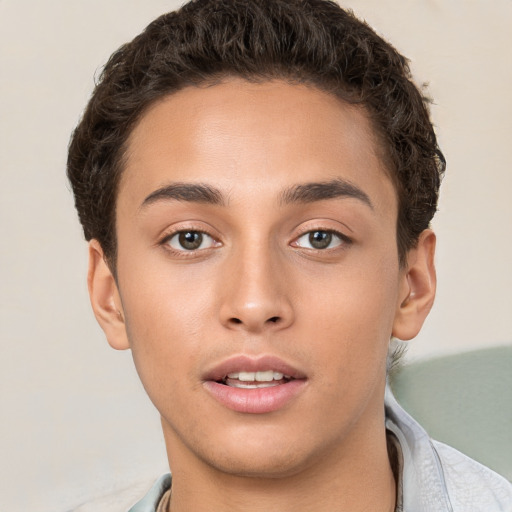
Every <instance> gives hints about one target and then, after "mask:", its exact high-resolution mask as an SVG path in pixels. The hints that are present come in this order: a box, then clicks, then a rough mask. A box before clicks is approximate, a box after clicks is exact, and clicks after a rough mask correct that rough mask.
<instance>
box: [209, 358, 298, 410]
mask: <svg viewBox="0 0 512 512" xmlns="http://www.w3.org/2000/svg"><path fill="white" fill-rule="evenodd" d="M306 382H307V378H306V375H305V374H304V373H302V372H301V371H299V370H297V369H296V368H293V367H292V366H291V365H289V364H287V363H285V362H284V361H282V360H281V359H279V358H276V357H274V356H263V357H258V358H252V357H249V356H246V355H240V356H235V357H232V358H230V359H227V360H225V361H224V362H222V363H221V364H219V365H217V366H216V367H214V368H213V369H212V370H211V371H210V372H207V373H206V375H205V377H204V380H203V385H204V388H205V389H206V390H207V391H208V393H209V394H210V395H211V396H212V397H213V398H214V399H216V400H217V402H219V403H220V404H221V405H223V406H225V407H227V408H228V409H231V410H234V411H237V412H243V413H253V414H261V413H269V412H273V411H277V410H279V409H282V408H283V407H285V406H287V404H289V403H290V402H292V401H293V400H294V399H295V398H296V397H297V396H298V395H299V394H300V392H301V391H303V390H304V389H305V384H306Z"/></svg>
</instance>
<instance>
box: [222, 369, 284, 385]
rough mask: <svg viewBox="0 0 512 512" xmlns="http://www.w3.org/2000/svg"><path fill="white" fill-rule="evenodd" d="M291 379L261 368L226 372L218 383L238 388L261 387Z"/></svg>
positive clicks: (279, 383) (282, 374)
mask: <svg viewBox="0 0 512 512" xmlns="http://www.w3.org/2000/svg"><path fill="white" fill-rule="evenodd" d="M291 380H293V377H291V376H290V375H285V374H284V373H281V372H278V371H276V370H263V371H261V370H260V371H256V372H244V371H241V372H231V373H228V374H227V375H226V376H225V377H224V378H223V379H222V380H221V381H219V384H224V385H226V386H230V387H233V388H240V389H262V388H271V387H274V386H280V385H281V384H286V383H287V382H290V381H291Z"/></svg>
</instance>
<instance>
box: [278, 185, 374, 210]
mask: <svg viewBox="0 0 512 512" xmlns="http://www.w3.org/2000/svg"><path fill="white" fill-rule="evenodd" d="M340 197H350V198H354V199H358V200H359V201H362V202H363V203H365V204H366V205H367V206H369V207H370V208H371V209H372V210H373V204H372V202H371V200H370V198H369V197H368V194H366V192H364V191H363V190H361V189H360V188H359V187H357V186H356V185H354V184H353V183H350V182H349V181H346V180H343V179H341V178H336V179H333V180H330V181H322V182H318V183H314V182H313V183H303V184H299V185H294V186H293V187H290V188H288V189H286V190H284V191H283V193H282V194H281V198H280V200H281V203H284V204H290V203H313V202H315V201H322V200H324V199H337V198H340Z"/></svg>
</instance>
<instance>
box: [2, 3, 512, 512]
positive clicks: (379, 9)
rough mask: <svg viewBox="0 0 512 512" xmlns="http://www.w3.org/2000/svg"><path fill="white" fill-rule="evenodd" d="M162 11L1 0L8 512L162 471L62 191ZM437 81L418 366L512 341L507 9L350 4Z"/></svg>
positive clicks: (52, 504)
mask: <svg viewBox="0 0 512 512" xmlns="http://www.w3.org/2000/svg"><path fill="white" fill-rule="evenodd" d="M178 4H179V2H176V1H164V0H151V1H146V0H108V1H105V0H87V1H86V0H71V1H65V0H46V1H44V2H40V1H36V0H0V180H1V181H0V216H1V230H2V231H1V233H2V236H1V252H0V255H1V256H0V257H1V265H0V283H1V285H0V290H1V299H0V300H1V302H0V315H1V317H0V351H1V355H0V386H1V388H0V389H1V395H0V414H1V421H0V510H10V511H16V510H19V511H26V510H34V511H38V512H49V511H50V510H51V511H64V510H66V509H67V508H68V507H71V506H72V505H75V504H77V503H78V502H80V501H81V500H83V499H86V498H87V497H89V496H91V495H97V494H102V493H105V492H108V491H109V490H111V489H113V488H117V487H123V486H126V485H128V484H129V483H130V482H132V481H133V480H136V479H139V478H141V477H142V478H144V477H149V478H151V477H152V476H154V475H157V474H159V473H160V472H162V471H164V469H165V458H164V454H163V442H162V438H161V435H160V431H159V424H158V417H157V415H156V413H155V412H154V411H153V409H152V406H151V405H150V404H149V403H148V402H147V400H146V399H145V396H144V394H143V391H142V390H141V386H140V384H139V383H138V381H137V378H136V375H135V372H134V370H133V367H132V364H131V360H130V355H129V353H116V352H114V351H112V350H111V349H109V348H108V347H107V344H106V343H105V342H104V339H103V336H102V333H101V332H100V330H99V328H98V327H97V326H96V325H95V322H94V320H93V317H92V314H91V313H90V311H89V305H88V299H87V295H86V288H85V272H86V245H85V243H84V242H83V241H82V238H81V233H80V229H79V226H78V223H77V220H76V218H75V214H74V210H73V205H72V198H71V195H70V192H69V190H68V187H67V184H66V181H65V178H64V168H65V158H66V146H67V142H68V138H69V134H70V131H71V129H72V128H73V126H74V125H75V124H76V121H77V119H78V117H79V114H80V112H81V109H82V108H83V107H84V105H85V102H86V99H87V97H88V95H89V94H90V91H91V88H92V85H93V81H92V76H93V75H94V73H95V72H97V70H98V69H99V66H100V64H102V63H103V62H104V61H105V60H106V58H107V57H108V55H109V54H110V52H111V51H112V50H113V49H115V48H116V47H117V46H119V45H120V44H121V43H122V42H124V41H126V40H127V39H129V38H131V37H132V36H133V35H135V34H136V33H137V32H138V31H140V30H141V29H142V28H143V27H144V26H145V25H146V24H147V23H148V22H149V21H150V20H151V19H152V18H154V17H155V16H156V15H158V14H160V13H162V12H164V11H166V10H170V9H171V8H173V7H175V6H176V5H178ZM345 5H348V6H352V7H353V8H354V10H355V11H356V13H358V14H359V15H360V16H362V17H365V18H366V19H367V21H368V22H369V23H370V24H371V25H372V26H374V27H377V28H378V31H379V32H380V33H382V34H384V35H385V36H387V37H388V38H389V39H390V40H391V41H393V42H394V44H395V45H396V46H397V47H398V48H399V49H400V50H402V51H403V52H404V53H405V54H406V55H408V56H409V57H410V58H411V59H412V67H413V70H414V73H415V75H416V77H417V79H418V82H424V81H429V82H430V92H431V94H432V95H433V96H434V98H435V100H436V106H435V107H434V118H435V120H436V123H437V125H438V126H439V129H438V133H439V138H440V142H441V145H442V148H443V150H444V151H445V154H446V156H447V159H448V172H447V176H446V179H445V182H444V190H443V194H442V200H441V204H440V212H439V214H438V216H437V219H436V221H435V224H434V227H435V229H436V230H437V233H438V235H439V251H438V258H437V263H438V274H439V281H440V283H439V295H438V299H437V304H436V306H435V308H434V311H433V312H432V315H431V317H430V319H429V321H428V322H427V325H426V326H425V329H424V332H423V333H422V335H421V336H420V337H419V338H418V339H417V340H415V341H414V342H413V343H412V348H411V350H410V355H409V357H412V358H426V357H431V356H434V355H438V354H445V353H452V352H457V351H464V350H470V349H476V348H479V347H484V346H492V345H499V344H507V343H508V344H510V343H512V257H511V255H512V236H511V235H512V200H511V191H512V172H511V170H510V168H511V162H512V143H511V142H512V137H511V134H512V94H511V92H510V87H511V85H510V84H511V83H512V55H511V54H512V51H511V49H512V31H511V30H510V27H511V26H512V2H511V1H510V0H493V1H492V2H489V1H487V0H464V1H463V0H408V1H403V0H387V1H385V2H384V1H379V0H351V1H350V0H347V2H345Z"/></svg>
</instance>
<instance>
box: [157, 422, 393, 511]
mask: <svg viewBox="0 0 512 512" xmlns="http://www.w3.org/2000/svg"><path fill="white" fill-rule="evenodd" d="M374 423H376V424H375V425H374V428H373V429H372V430H373V431H372V432H368V431H365V432H363V433H362V434H361V433H360V432H357V433H355V434H354V435H351V438H350V439H345V440H344V442H343V443H340V446H338V447H337V448H336V449H332V447H329V450H326V453H324V454H323V455H322V457H319V458H318V460H316V461H307V463H305V464H303V467H301V468H297V469H296V470H295V471H294V472H293V473H290V474H285V475H280V476H274V477H272V478H265V477H254V476H240V475H233V474H228V473H225V472H219V471H218V470H217V469H215V468H212V467H211V466H208V465H206V464H205V463H204V462H203V461H201V460H198V459H194V458H192V459H191V458H190V457H188V453H180V452H181V449H180V446H179V443H178V444H176V443H170V444H172V450H169V451H172V453H173V456H172V458H170V460H172V461H173V465H172V470H173V484H172V500H171V508H170V511H171V512H186V511H190V510H195V511H201V512H210V511H211V512H214V511H215V512H216V511H218V510H230V511H231V512H242V511H243V512H248V511H250V512H259V511H265V512H269V511H270V512H272V511H279V512H291V511H293V512H306V511H311V510H316V511H319V512H320V511H328V512H348V511H350V512H362V511H367V510H372V511H374V512H392V511H393V510H394V509H395V500H396V483H395V479H394V476H393V472H392V469H391V464H390V461H389V456H388V450H387V443H386V433H385V427H384V419H383V418H382V421H380V422H374ZM356 430H357V429H356ZM166 440H167V441H169V440H168V436H167V435H166ZM168 445H169V443H168ZM168 447H169V448H170V446H168ZM181 448H182V449H183V448H184V447H181ZM186 451H187V450H185V452H186ZM183 455H185V456H183ZM183 462H184V463H183Z"/></svg>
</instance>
